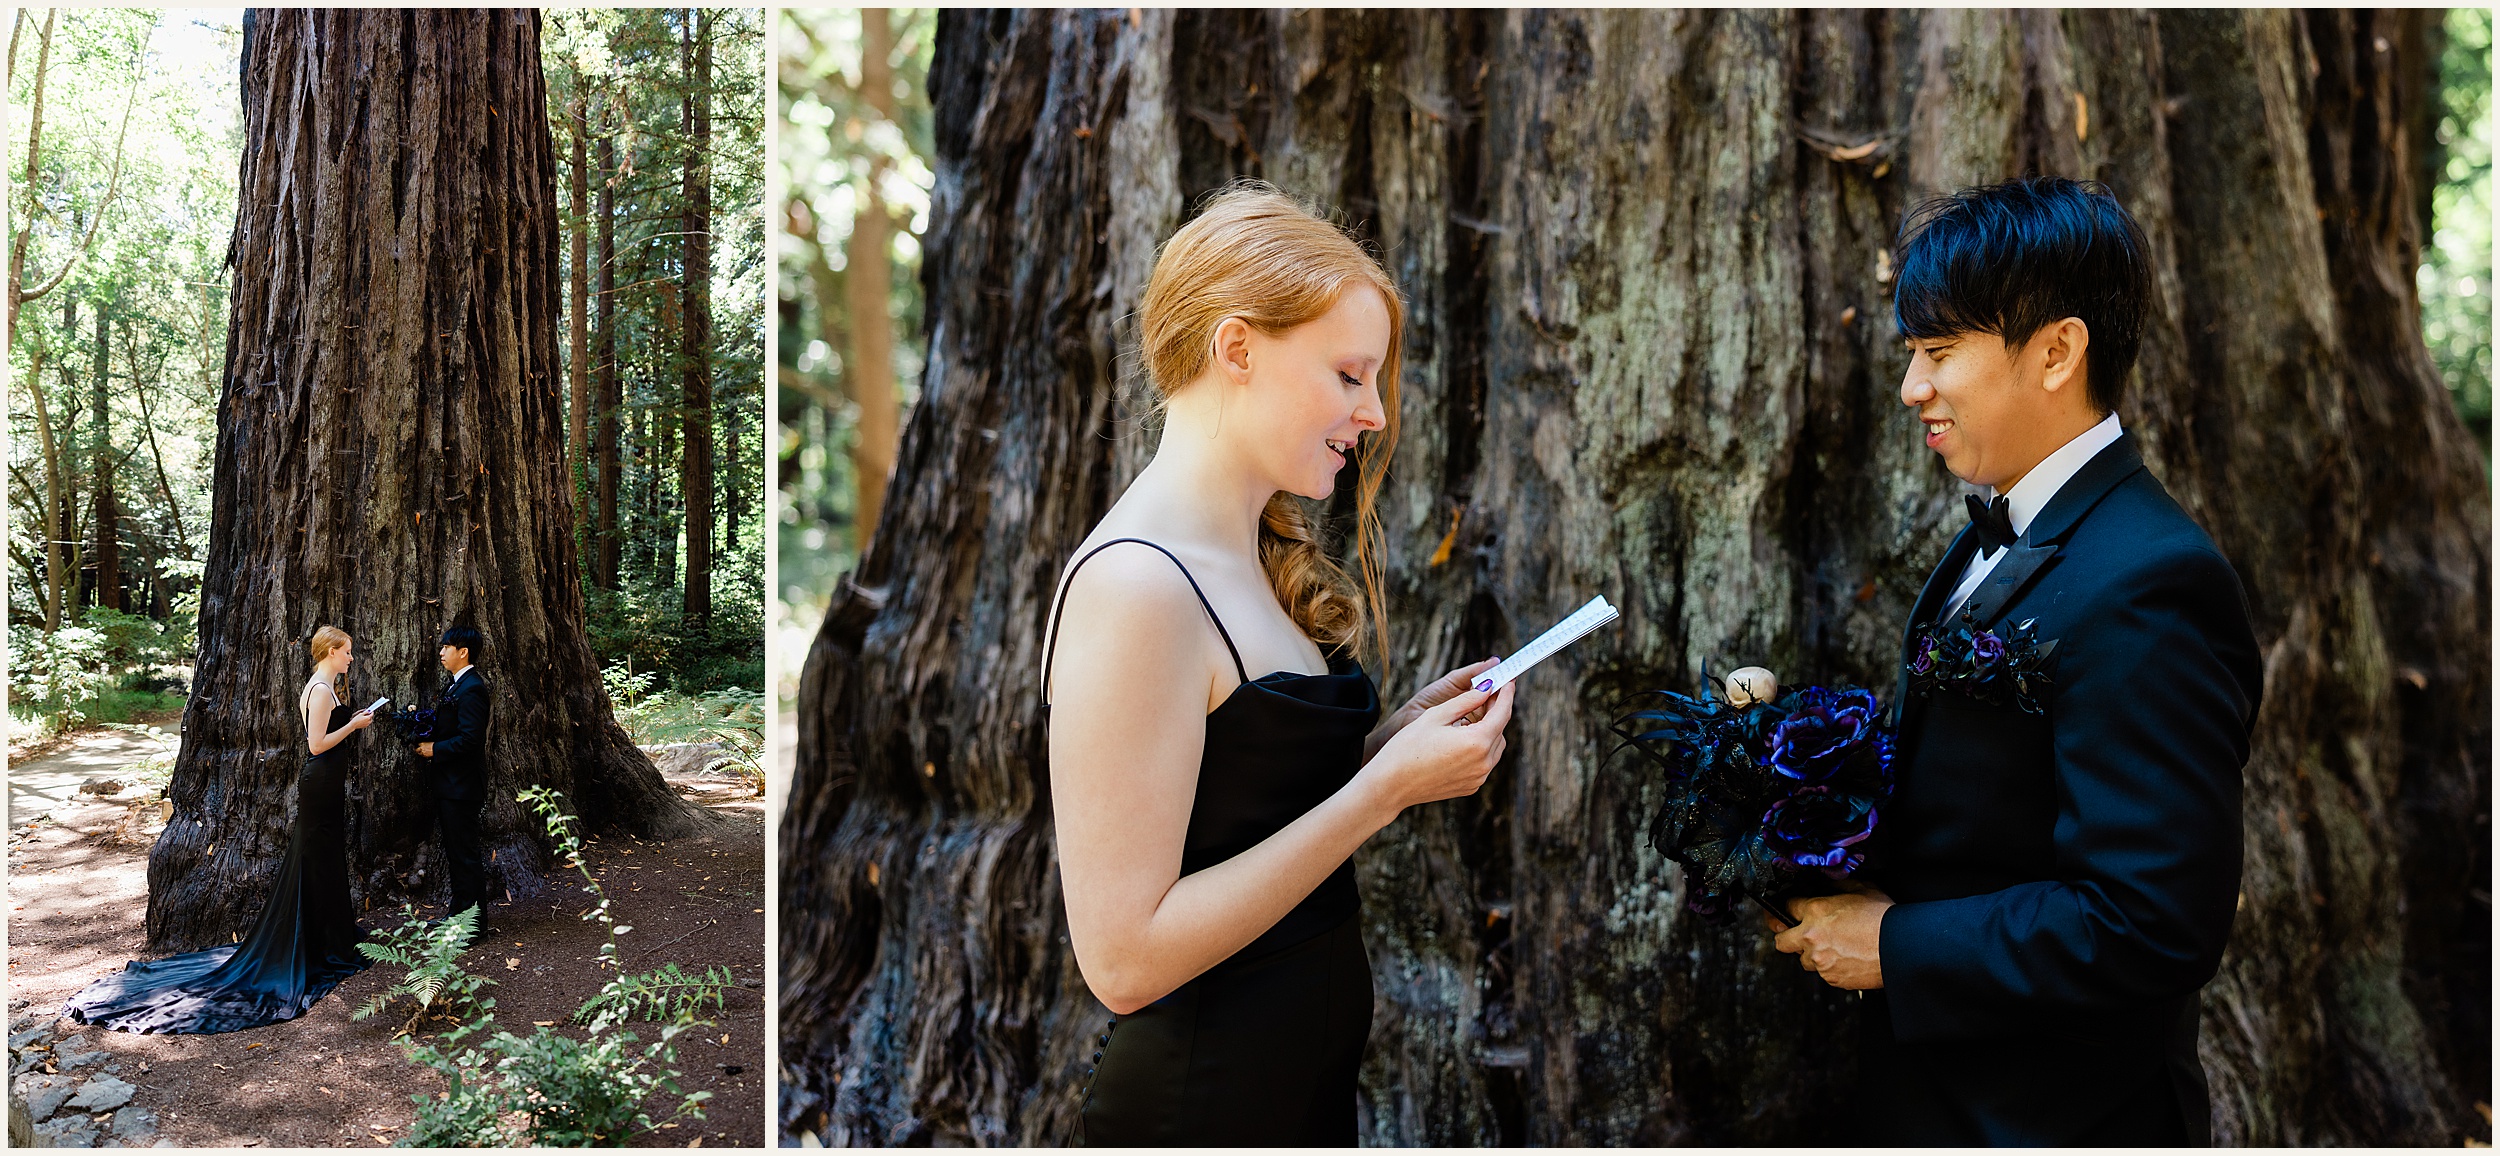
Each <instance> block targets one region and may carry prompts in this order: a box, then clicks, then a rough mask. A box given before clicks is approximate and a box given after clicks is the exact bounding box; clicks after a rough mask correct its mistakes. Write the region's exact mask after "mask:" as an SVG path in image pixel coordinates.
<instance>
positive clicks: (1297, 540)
mask: <svg viewBox="0 0 2500 1156" xmlns="http://www.w3.org/2000/svg"><path fill="white" fill-rule="evenodd" d="M1354 284H1364V285H1370V286H1371V287H1373V288H1374V289H1377V290H1379V292H1380V298H1381V302H1382V303H1383V304H1384V305H1386V306H1387V307H1388V310H1389V351H1388V357H1387V359H1386V360H1384V361H1383V362H1382V363H1381V366H1380V370H1379V382H1380V400H1381V406H1382V409H1383V411H1384V418H1385V420H1386V424H1385V425H1384V426H1383V427H1382V428H1381V429H1380V430H1379V431H1377V432H1375V433H1370V434H1366V435H1363V437H1362V438H1361V440H1360V444H1359V445H1358V446H1357V448H1356V458H1357V460H1358V461H1359V462H1360V467H1359V477H1360V481H1358V482H1357V483H1356V486H1355V529H1354V555H1355V564H1356V566H1357V568H1358V569H1359V570H1360V571H1361V575H1362V577H1361V581H1360V583H1359V584H1358V583H1357V581H1356V580H1355V578H1354V577H1353V576H1352V575H1349V574H1347V573H1346V571H1345V568H1344V567H1342V566H1339V565H1338V564H1337V562H1336V560H1335V559H1333V558H1331V557H1329V554H1328V549H1327V546H1326V544H1325V543H1323V542H1322V541H1321V540H1320V530H1319V525H1318V521H1317V519H1316V518H1314V517H1313V515H1312V513H1311V511H1310V508H1309V507H1308V506H1307V505H1306V504H1305V503H1304V501H1303V499H1301V498H1299V497H1296V496H1294V495H1292V494H1289V493H1283V492H1279V493H1277V494H1276V495H1275V496H1274V497H1272V498H1270V499H1268V503H1267V509H1266V511H1265V512H1264V513H1263V514H1262V515H1261V516H1260V518H1259V564H1260V566H1261V568H1263V569H1264V570H1266V571H1267V581H1268V585H1269V586H1270V587H1271V588H1273V589H1274V590H1275V592H1276V601H1277V603H1278V604H1279V605H1281V606H1283V607H1284V609H1285V613H1286V614H1287V615H1288V616H1290V617H1291V618H1292V619H1293V622H1294V625H1296V626H1299V627H1301V628H1302V631H1303V633H1305V634H1308V635H1309V636H1310V637H1311V638H1312V639H1313V640H1315V641H1317V642H1321V643H1324V644H1328V645H1344V646H1349V647H1351V648H1353V649H1354V650H1356V651H1357V652H1358V653H1366V652H1367V653H1368V654H1369V655H1370V656H1371V657H1372V658H1373V659H1374V660H1375V661H1374V665H1375V666H1378V665H1381V662H1380V660H1382V659H1385V657H1386V655H1387V653H1388V616H1387V613H1386V611H1385V603H1386V599H1385V598H1384V597H1383V596H1382V593H1381V573H1380V555H1381V550H1382V538H1383V536H1384V535H1383V533H1382V530H1381V526H1380V514H1379V512H1378V509H1377V503H1376V499H1377V498H1378V497H1379V494H1380V484H1381V480H1382V479H1383V478H1384V477H1385V476H1386V475H1387V474H1388V471H1389V456H1390V453H1391V452H1392V451H1393V450H1394V449H1395V447H1396V445H1397V439H1398V366H1399V362H1400V353H1401V350H1402V348H1403V346H1404V344H1405V337H1406V306H1405V302H1404V301H1402V300H1401V299H1400V298H1399V297H1398V290H1397V284H1396V283H1395V282H1393V281H1391V280H1390V279H1389V273H1388V271H1387V270H1385V269H1383V268H1381V266H1380V262H1379V261H1377V260H1375V259H1373V257H1372V255H1371V254H1370V253H1368V252H1365V251H1364V249H1363V246H1362V245H1361V244H1359V243H1358V242H1356V241H1355V240H1354V238H1353V237H1351V236H1348V235H1347V234H1346V232H1345V231H1344V230H1343V229H1340V228H1338V227H1337V226H1336V225H1333V224H1331V223H1329V222H1328V221H1327V220H1325V219H1323V218H1321V217H1320V216H1319V214H1317V213H1315V212H1313V211H1312V210H1310V209H1308V208H1306V207H1304V206H1303V205H1301V204H1299V203H1297V202H1295V201H1294V200H1293V199H1292V198H1290V197H1287V196H1286V195H1285V194H1283V193H1281V192H1279V191H1277V190H1276V188H1275V187H1274V186H1272V185H1268V184H1265V183H1263V182H1258V181H1238V182H1235V183H1234V184H1232V185H1230V186H1228V187H1226V188H1225V189H1223V190H1221V191H1219V192H1217V193H1216V194H1215V195H1214V196H1212V197H1209V198H1208V199H1207V202H1206V204H1205V205H1204V206H1203V207H1202V208H1201V209H1200V210H1199V213H1198V216H1197V218H1196V219H1195V220H1192V221H1191V222H1189V223H1188V224H1186V225H1183V226H1181V228H1180V230H1179V231H1178V232H1176V233H1174V234H1172V237H1171V239H1170V240H1168V241H1165V242H1164V243H1163V249H1162V252H1161V253H1159V254H1158V255H1157V256H1156V258H1155V267H1154V273H1153V275H1152V276H1151V277H1149V278H1148V279H1147V282H1146V295H1145V299H1144V301H1142V302H1141V303H1140V304H1139V306H1138V329H1139V331H1140V336H1141V337H1142V339H1143V343H1144V347H1145V348H1144V353H1145V362H1146V371H1147V375H1148V376H1149V378H1151V381H1152V385H1153V388H1154V391H1155V395H1156V397H1157V399H1158V400H1160V399H1162V398H1164V397H1168V396H1170V394H1171V393H1172V391H1174V390H1177V389H1179V388H1181V387H1182V386H1185V385H1187V384H1189V383H1190V382H1192V381H1195V380H1197V379H1198V375H1199V374H1201V373H1203V372H1205V371H1206V367H1207V362H1208V359H1209V356H1210V353H1211V352H1212V348H1211V347H1212V344H1213V340H1214V335H1215V327H1216V326H1217V325H1219V324H1221V323H1222V322H1223V320H1224V319H1225V318H1227V317H1239V318H1241V319H1242V320H1243V321H1246V322H1248V323H1249V324H1250V325H1251V326H1252V327H1254V328H1256V329H1258V330H1259V331H1261V332H1263V333H1268V334H1280V333H1283V332H1285V331H1287V330H1289V329H1292V328H1294V327H1296V326H1299V325H1304V324H1307V323H1309V322H1312V321H1316V320H1318V319H1319V318H1320V316H1321V315H1323V314H1325V313H1327V312H1328V311H1329V310H1330V309H1332V308H1334V307H1335V306H1336V304H1337V299H1338V298H1339V297H1341V296H1343V295H1344V293H1345V290H1346V288H1347V286H1349V285H1354ZM1367 626H1368V629H1366V627H1367Z"/></svg>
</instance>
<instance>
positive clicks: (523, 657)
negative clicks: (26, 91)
mask: <svg viewBox="0 0 2500 1156" xmlns="http://www.w3.org/2000/svg"><path fill="white" fill-rule="evenodd" d="M254 17H255V20H254V23H253V25H251V26H250V27H251V31H250V33H249V34H248V35H247V41H248V43H247V45H246V51H245V55H244V60H245V61H246V63H245V65H244V72H243V92H244V131H245V137H244V148H243V163H242V180H241V184H240V189H239V195H238V197H237V207H236V214H235V243H234V247H233V252H234V254H235V257H234V266H235V267H234V293H233V314H232V321H231V324H230V326H229V327H228V336H227V345H226V363H225V376H224V382H223V394H222V396H221V398H220V400H219V403H218V411H217V450H216V455H217V456H216V475H215V477H216V480H215V501H214V510H215V514H214V516H213V519H212V522H211V524H210V528H209V547H208V561H207V569H206V573H205V575H204V577H203V580H202V596H201V608H200V627H199V630H200V654H199V664H198V675H197V677H196V679H195V682H194V688H195V689H194V691H193V694H192V697H191V700H190V704H189V706H188V708H187V709H186V710H185V712H184V719H183V744H182V753H181V756H180V759H179V761H178V762H177V763H176V765H175V768H174V778H173V783H172V787H171V789H170V791H169V794H170V795H171V797H172V800H173V804H174V815H173V819H172V822H170V823H169V824H168V825H167V826H166V828H165V832H164V834H163V835H162V836H160V837H159V838H158V840H157V843H156V848H155V850H154V852H153V854H152V855H151V856H150V858H149V862H148V919H147V927H148V939H149V942H150V943H151V945H153V946H155V947H159V948H190V947H198V946H202V945H205V944H210V943H217V942H223V941H225V940H227V939H229V938H230V937H231V936H232V935H233V934H234V933H235V932H237V931H238V930H240V929H242V928H245V927H248V926H250V924H251V921H252V919H253V917H254V916H255V915H256V914H257V911H258V908H259V905H260V902H261V899H262V896H263V895H264V893H265V892H266V890H267V887H268V884H269V880H270V877H271V875H272V874H273V873H274V872H275V871H276V869H277V867H278V863H279V860H280V858H281V857H282V855H283V852H284V851H285V847H286V837H287V827H288V817H289V799H290V797H291V795H292V792H291V790H290V785H291V784H292V783H293V782H294V779H295V775H296V770H297V768H298V766H299V764H300V763H301V761H302V759H303V757H304V753H303V747H302V743H303V734H304V729H303V723H302V721H301V720H300V718H299V717H298V716H297V714H296V710H295V702H296V695H297V693H298V691H299V690H300V689H301V688H302V686H303V685H304V682H305V680H306V678H307V677H308V674H309V660H308V658H307V656H306V653H305V643H306V642H307V641H308V640H309V639H310V638H311V636H312V633H313V630H314V629H315V628H316V627H318V626H320V625H321V624H323V623H332V624H336V625H338V626H340V627H342V628H344V629H345V630H347V631H348V632H349V633H350V634H352V635H354V636H355V639H356V658H357V664H356V667H355V669H354V670H353V671H352V672H351V674H350V679H351V682H352V684H353V687H354V689H353V690H352V691H351V692H350V697H351V698H355V699H357V700H358V701H359V702H362V701H365V700H369V699H371V698H372V697H373V696H375V695H377V694H388V695H390V696H391V697H392V698H393V699H395V700H397V701H399V702H402V703H407V702H412V701H431V700H432V699H433V698H434V697H435V696H436V695H437V694H438V693H439V692H440V690H441V689H442V686H443V684H444V682H445V680H446V676H445V674H444V672H443V671H442V669H441V666H440V664H439V663H438V662H437V661H436V660H435V654H434V651H435V639H436V637H437V636H438V635H439V634H440V632H441V631H442V630H443V628H444V627H446V626H450V625H453V624H455V623H458V624H468V625H473V626H476V627H477V628H478V629H479V630H481V631H483V632H484V634H485V636H486V640H487V645H486V652H485V655H484V657H483V658H482V660H481V661H480V662H479V666H480V667H482V668H483V669H484V670H485V671H486V677H487V680H488V683H489V684H490V685H491V686H492V687H493V688H494V692H495V698H496V701H495V728H494V733H493V735H492V736H491V738H490V741H489V745H488V753H487V759H488V763H489V766H490V771H489V777H488V782H489V785H490V797H489V801H488V804H487V807H486V812H485V826H486V828H487V842H488V845H489V847H490V848H491V849H492V850H493V863H492V865H491V870H492V871H493V872H494V875H495V880H496V889H497V890H498V891H502V890H504V889H507V888H508V889H510V890H511V891H512V892H514V893H516V894H530V893H535V892H538V891H540V890H541V889H542V888H543V884H542V882H541V877H542V873H543V872H545V871H546V870H548V869H549V868H550V867H551V864H550V862H549V858H548V849H547V847H546V845H545V843H544V839H543V833H542V831H541V828H540V826H539V824H538V823H537V822H536V821H535V818H534V817H533V816H530V815H528V814H527V813H526V812H525V811H524V810H523V809H522V808H521V807H519V806H518V805H517V804H516V803H515V802H514V800H513V793H514V791H515V790H517V789H518V788H520V787H522V786H525V785H529V784H544V785H547V786H550V787H554V788H555V789H557V790H560V791H562V792H564V793H565V795H566V796H567V797H568V798H569V799H570V800H571V802H572V805H573V806H574V807H575V808H576V809H577V810H578V811H579V812H580V814H581V815H582V817H583V819H584V821H585V823H586V824H587V825H588V826H590V827H592V828H594V829H599V828H604V829H609V830H615V831H621V832H626V833H631V834H634V835H637V836H640V837H645V838H664V837H668V836H671V835H674V834H677V833H680V832H683V831H687V830H691V829H693V828H694V827H695V826H696V825H697V824H698V823H700V822H701V819H700V817H699V816H698V813H697V812H695V811H694V810H693V809H692V808H691V807H689V806H688V805H687V804H685V803H684V802H683V801H682V800H680V799H679V798H678V797H677V796H676V795H675V794H674V793H673V792H671V791H670V789H669V788H668V786H667V784H666V783H665V782H664V781H663V780H662V779H661V778H660V776H659V774H658V772H657V771H656V770H655V769H654V768H653V767H652V765H651V761H650V759H648V758H647V757H645V756H644V755H643V754H642V752H640V751H639V750H637V749H635V747H634V746H633V744H632V742H631V740H630V739H628V738H627V736H626V734H625V732H624V731H623V729H622V728H620V727H618V726H617V724H616V722H615V720H614V718H613V717H612V715H611V714H610V709H609V704H608V700H607V695H606V692H605V691H604V690H603V689H602V687H601V685H600V681H599V672H598V668H597V666H596V663H595V662H594V660H593V658H592V655H591V651H590V646H589V644H588V642H587V640H586V639H585V636H584V633H583V625H582V605H581V588H580V585H579V581H580V580H579V577H578V571H577V569H576V566H577V563H576V561H575V554H574V544H573V532H572V527H573V517H572V495H571V492H570V488H569V487H568V486H567V485H566V484H565V476H564V454H563V444H564V443H563V437H564V394H563V389H562V384H563V378H562V367H561V364H560V362H559V360H558V358H557V350H556V309H557V303H558V293H557V280H558V278H559V277H560V276H562V264H561V262H560V260H559V258H558V255H557V249H556V218H557V210H556V200H555V158H554V153H553V148H552V145H551V143H550V140H549V134H548V129H547V121H546V118H545V116H544V115H543V113H541V112H540V110H543V109H544V108H545V107H546V94H545V90H544V85H543V80H542V78H541V76H540V73H539V63H538V51H539V50H538V43H539V33H538V18H537V16H536V15H535V14H533V13H531V12H528V11H525V10H501V9H498V10H471V9H422V10H406V11H385V10H378V9H293V8H286V9H267V10H261V11H258V12H256V13H254ZM352 741H353V742H354V744H355V745H356V748H357V749H356V750H355V751H354V754H353V758H354V760H355V762H356V765H357V772H356V775H355V776H354V786H353V787H352V788H351V792H350V796H349V799H348V870H349V873H350V875H351V878H352V885H353V888H354V892H355V894H356V895H357V896H358V898H359V900H360V901H361V902H362V903H363V904H364V905H365V906H367V907H372V906H375V905H379V904H382V903H386V902H392V901H396V900H397V899H398V898H399V897H400V896H402V895H403V894H414V895H416V896H418V897H421V898H439V897H441V896H443V895H444V894H446V893H447V891H448V887H447V881H446V879H445V878H444V872H443V871H442V870H441V864H442V856H441V844H440V840H439V839H438V838H436V837H434V836H433V834H432V831H431V824H430V823H429V822H427V821H426V817H427V816H428V815H430V813H431V810H432V800H431V799H430V798H429V797H428V796H427V795H426V793H425V791H424V789H423V788H422V787H421V786H420V780H419V761H418V759H417V758H416V755H415V754H414V752H413V751H411V750H410V749H409V748H407V747H406V746H405V745H403V744H401V743H398V742H396V741H394V740H393V739H391V738H390V737H389V736H388V734H387V728H376V730H375V733H374V734H372V735H368V736H364V737H361V738H358V739H356V740H352Z"/></svg>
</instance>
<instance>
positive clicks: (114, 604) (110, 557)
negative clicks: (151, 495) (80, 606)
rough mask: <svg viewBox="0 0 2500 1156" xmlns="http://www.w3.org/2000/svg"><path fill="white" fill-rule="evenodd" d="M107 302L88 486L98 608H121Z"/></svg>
mask: <svg viewBox="0 0 2500 1156" xmlns="http://www.w3.org/2000/svg"><path fill="white" fill-rule="evenodd" d="M109 315H110V311H109V310H108V309H106V308H105V303H104V302H101V301H99V302H97V303H96V310H95V387H94V389H95V392H94V394H93V395H92V397H93V403H94V409H93V416H91V417H90V418H89V419H88V422H87V438H88V441H89V444H91V445H92V446H93V447H94V457H93V464H92V465H91V467H90V470H91V472H90V474H89V476H90V477H91V478H92V479H93V480H92V481H91V482H90V483H89V486H90V488H91V490H92V491H93V493H94V501H95V507H94V511H95V512H94V513H93V514H92V515H90V518H91V521H90V522H89V524H90V525H92V526H93V527H94V528H95V558H94V561H95V593H94V599H95V605H98V606H101V607H104V608H105V609H107V610H115V611H118V610H120V609H122V551H121V510H120V509H119V508H118V507H117V506H116V505H115V504H114V500H113V408H112V398H113V330H112V323H111V322H110V321H109V320H108V318H109Z"/></svg>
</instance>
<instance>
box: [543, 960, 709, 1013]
mask: <svg viewBox="0 0 2500 1156" xmlns="http://www.w3.org/2000/svg"><path fill="white" fill-rule="evenodd" d="M737 983H738V979H737V977H736V976H735V975H732V974H731V973H730V971H729V969H728V968H726V967H722V966H719V965H718V964H715V965H713V966H712V967H710V968H708V969H706V970H705V971H704V973H703V974H702V975H699V976H696V975H688V974H687V973H686V970H685V969H684V968H682V967H679V966H677V965H676V964H674V963H671V964H666V965H664V966H662V967H660V968H658V969H656V970H653V971H648V972H645V973H643V974H641V975H625V976H618V977H617V978H615V979H612V980H610V981H608V985H607V986H606V987H604V988H601V989H600V991H599V994H597V995H595V996H592V997H590V1002H588V1003H585V1004H583V1005H582V1006H581V1010H580V1011H577V1012H575V1013H573V1019H574V1020H575V1021H576V1022H579V1023H592V1022H597V1021H600V1020H602V1019H605V1020H606V1022H609V1023H616V1022H620V1021H623V1020H636V1019H638V1020H645V1021H648V1022H651V1023H660V1022H663V1021H675V1022H678V1023H694V1022H698V1021H697V1019H696V1017H697V1016H698V1015H699V1014H700V1013H701V1012H702V1011H703V1009H704V1008H705V1007H707V1006H708V1007H710V1008H711V1009H712V1010H713V1011H716V1012H719V1011H727V1010H728V1006H729V989H730V988H732V987H735V986H737Z"/></svg>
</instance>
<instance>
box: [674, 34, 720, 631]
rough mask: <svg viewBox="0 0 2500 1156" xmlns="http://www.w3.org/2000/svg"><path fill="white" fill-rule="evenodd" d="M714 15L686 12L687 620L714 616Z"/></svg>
mask: <svg viewBox="0 0 2500 1156" xmlns="http://www.w3.org/2000/svg"><path fill="white" fill-rule="evenodd" d="M710 32H711V18H710V17H709V16H708V15H706V14H705V13H704V10H703V9H700V8H689V9H686V11H685V27H684V29H683V31H682V32H681V35H682V36H683V37H684V40H683V41H682V44H683V51H684V54H685V69H686V95H685V150H686V155H685V182H686V192H685V196H686V202H685V215H686V216H685V228H684V233H685V236H684V237H683V238H682V245H683V250H684V254H685V256H684V260H683V269H684V273H683V277H684V280H683V283H682V284H683V289H682V292H683V294H684V300H685V307H684V308H683V309H682V310H680V313H681V314H682V315H683V318H684V325H685V328H684V330H683V332H684V341H685V344H684V347H683V351H682V352H681V353H680V355H679V364H680V368H681V373H682V376H681V377H680V378H679V381H680V382H681V394H680V397H679V402H680V404H681V405H682V406H683V407H684V414H685V423H686V449H685V455H684V456H683V457H682V458H680V459H679V461H678V491H679V493H681V494H683V495H684V497H685V502H686V586H685V612H686V618H687V620H689V621H691V622H694V623H697V624H708V623H710V622H711V619H712V529H713V517H712V183H711V175H710V172H711V162H712V156H711V150H712V41H711V38H710Z"/></svg>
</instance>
